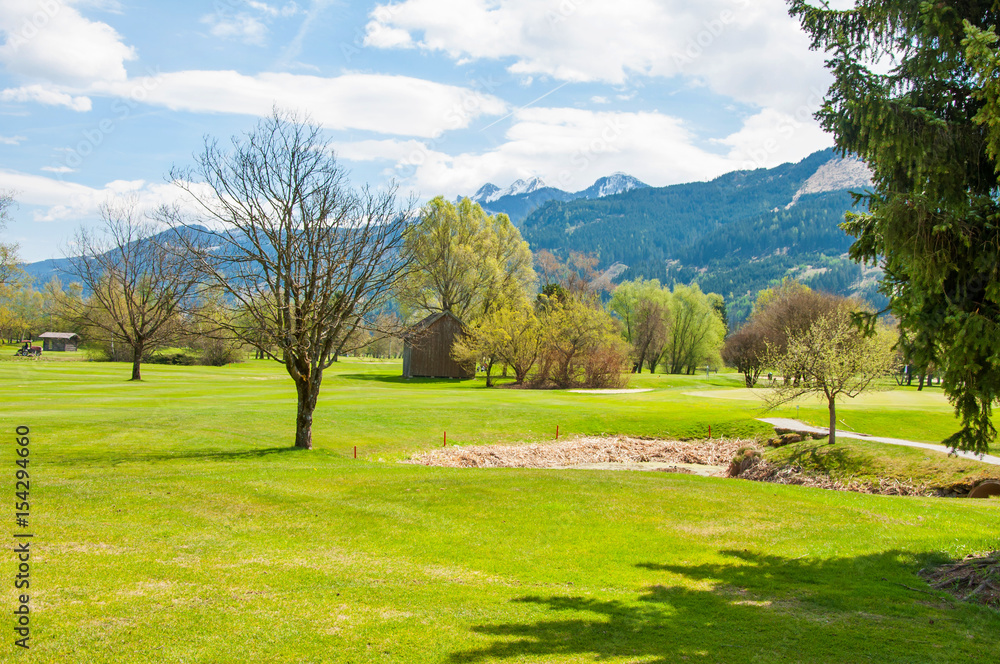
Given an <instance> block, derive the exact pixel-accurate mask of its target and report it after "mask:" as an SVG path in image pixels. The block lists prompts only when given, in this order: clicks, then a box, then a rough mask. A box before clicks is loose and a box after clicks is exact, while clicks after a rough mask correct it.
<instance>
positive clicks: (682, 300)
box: [662, 284, 726, 374]
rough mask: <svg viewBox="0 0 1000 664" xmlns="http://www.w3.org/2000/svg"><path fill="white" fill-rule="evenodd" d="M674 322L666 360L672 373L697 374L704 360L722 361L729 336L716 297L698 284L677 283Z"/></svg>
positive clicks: (672, 310) (673, 298) (672, 307)
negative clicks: (723, 349) (721, 351)
mask: <svg viewBox="0 0 1000 664" xmlns="http://www.w3.org/2000/svg"><path fill="white" fill-rule="evenodd" d="M670 313H671V318H672V321H673V324H672V325H671V327H670V332H669V334H668V335H667V344H666V348H665V349H664V351H663V357H662V362H663V364H664V366H665V367H666V369H667V371H668V372H669V373H675V374H676V373H682V372H686V373H689V374H692V373H694V372H695V371H696V370H697V368H698V365H700V364H703V363H709V364H712V363H714V364H716V365H719V364H722V360H721V358H720V357H719V350H720V349H721V348H722V343H723V338H724V337H725V335H726V326H725V323H723V321H722V318H721V316H720V315H719V311H718V309H717V308H716V307H715V305H714V300H713V298H710V297H709V296H708V294H706V293H703V292H702V291H701V288H699V287H698V284H692V285H690V286H685V285H683V284H676V285H675V286H674V289H673V292H672V293H671V298H670Z"/></svg>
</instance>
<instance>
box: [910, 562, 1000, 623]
mask: <svg viewBox="0 0 1000 664" xmlns="http://www.w3.org/2000/svg"><path fill="white" fill-rule="evenodd" d="M920 576H922V577H923V578H924V579H925V580H926V581H927V582H928V583H929V584H931V585H932V586H933V587H935V588H937V589H938V590H944V591H945V592H948V593H950V594H952V595H954V596H955V597H956V598H958V599H960V600H962V601H965V602H978V603H979V604H985V605H986V606H991V607H993V608H994V609H1000V551H994V552H993V553H989V554H985V555H978V556H976V555H969V556H966V557H965V558H964V559H962V560H960V561H958V562H954V563H951V564H948V565H941V566H940V567H935V568H932V569H922V570H920Z"/></svg>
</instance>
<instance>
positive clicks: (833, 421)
mask: <svg viewBox="0 0 1000 664" xmlns="http://www.w3.org/2000/svg"><path fill="white" fill-rule="evenodd" d="M836 442H837V402H836V401H835V400H834V399H830V444H831V445H833V444H834V443H836Z"/></svg>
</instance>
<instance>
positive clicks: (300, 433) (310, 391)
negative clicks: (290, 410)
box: [295, 379, 319, 450]
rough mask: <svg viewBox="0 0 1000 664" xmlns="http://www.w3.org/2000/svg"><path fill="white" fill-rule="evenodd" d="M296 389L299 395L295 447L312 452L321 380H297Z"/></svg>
mask: <svg viewBox="0 0 1000 664" xmlns="http://www.w3.org/2000/svg"><path fill="white" fill-rule="evenodd" d="M295 388H296V390H297V391H298V394H299V403H298V410H297V412H296V414H295V447H297V448H300V449H304V450H311V449H312V423H313V411H315V410H316V400H317V399H318V398H319V380H316V381H313V380H310V379H302V380H297V381H295Z"/></svg>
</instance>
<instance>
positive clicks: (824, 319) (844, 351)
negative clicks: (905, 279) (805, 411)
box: [765, 300, 896, 445]
mask: <svg viewBox="0 0 1000 664" xmlns="http://www.w3.org/2000/svg"><path fill="white" fill-rule="evenodd" d="M853 304H854V303H852V302H851V301H850V300H845V301H844V302H843V303H842V306H841V307H840V308H839V309H838V310H836V311H834V312H831V313H825V314H823V315H822V316H820V317H819V318H818V319H817V320H816V321H815V322H814V323H813V324H812V325H810V326H809V328H808V329H807V330H805V331H804V332H800V333H797V334H794V335H792V337H791V339H789V341H788V344H787V346H786V347H785V350H784V351H777V349H775V348H774V347H772V348H771V350H772V353H773V354H772V356H771V357H770V359H769V361H768V365H769V366H772V367H774V368H775V370H776V371H777V372H778V374H779V375H782V376H795V380H788V381H784V382H780V383H778V384H777V385H775V387H774V388H773V389H772V390H769V391H768V392H767V393H766V395H765V400H766V402H767V405H768V407H769V408H776V407H778V406H780V405H782V404H785V403H788V402H789V401H792V400H794V399H797V398H799V397H801V396H804V395H807V394H819V395H822V396H823V397H824V398H826V402H827V408H828V410H829V412H830V441H829V442H830V444H831V445H832V444H833V443H835V442H836V441H837V399H838V398H841V397H856V396H857V395H859V394H861V393H862V392H864V391H865V390H868V389H870V388H872V387H873V386H875V385H876V383H875V381H876V380H877V379H880V378H883V377H886V376H888V375H889V374H890V373H892V369H893V366H894V365H895V361H896V357H895V352H894V350H893V347H894V345H895V342H896V339H895V336H894V334H893V333H892V332H891V331H890V330H889V329H888V328H885V327H884V326H878V328H877V329H876V330H875V331H874V333H873V334H865V332H863V331H862V330H860V329H859V328H858V327H857V326H855V325H853V323H852V321H851V313H852V305H853Z"/></svg>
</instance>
